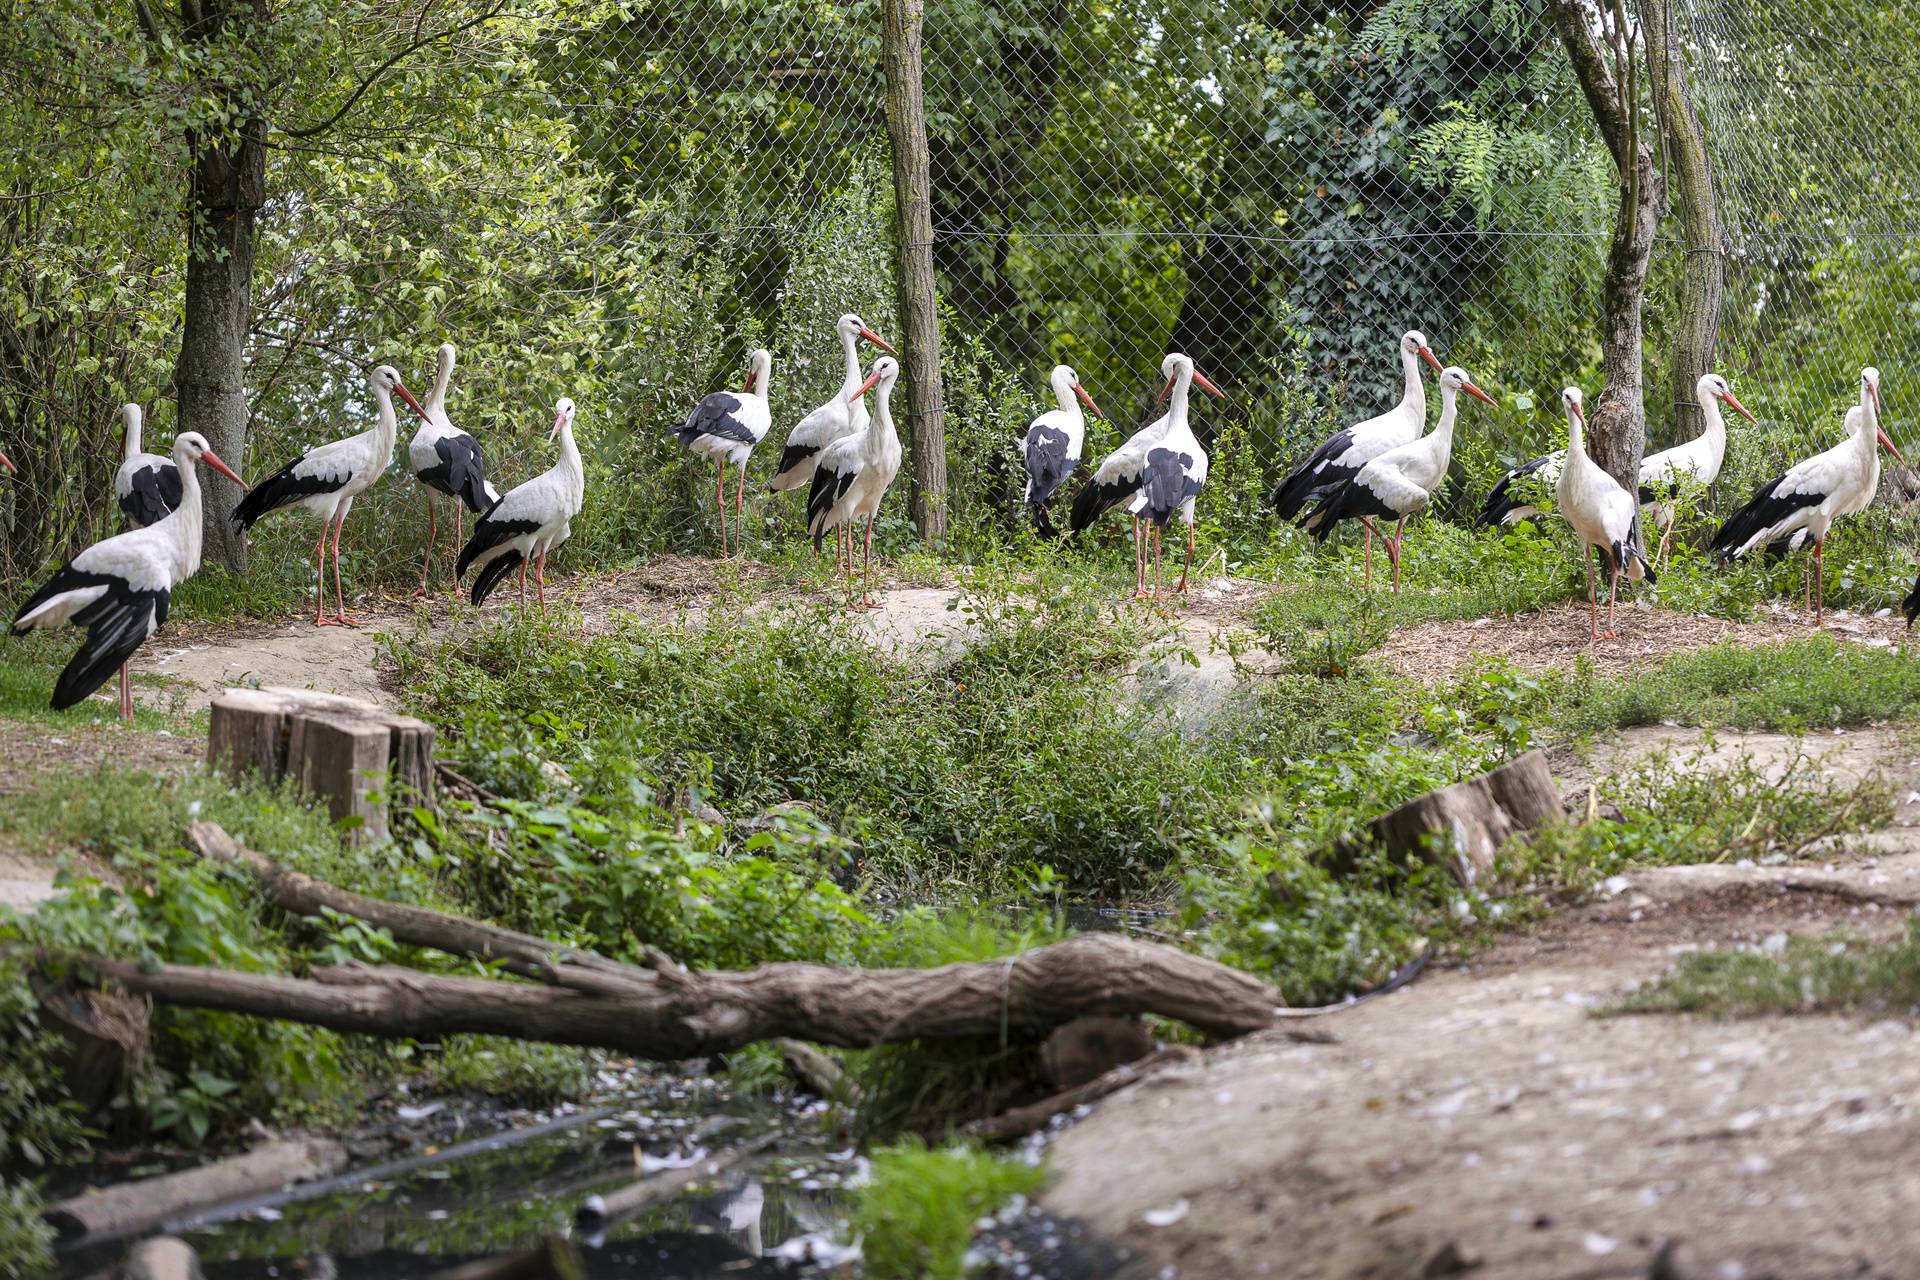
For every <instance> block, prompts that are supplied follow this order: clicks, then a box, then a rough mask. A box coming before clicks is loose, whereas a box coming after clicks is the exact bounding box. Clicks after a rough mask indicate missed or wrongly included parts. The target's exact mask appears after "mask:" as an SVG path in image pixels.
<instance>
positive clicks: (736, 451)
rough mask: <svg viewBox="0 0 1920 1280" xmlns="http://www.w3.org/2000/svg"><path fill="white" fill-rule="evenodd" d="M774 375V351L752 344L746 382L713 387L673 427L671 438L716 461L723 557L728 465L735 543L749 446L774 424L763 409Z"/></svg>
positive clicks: (766, 409)
mask: <svg viewBox="0 0 1920 1280" xmlns="http://www.w3.org/2000/svg"><path fill="white" fill-rule="evenodd" d="M772 373H773V353H772V352H771V351H768V350H767V349H766V348H765V347H756V348H755V349H754V350H753V352H752V353H751V354H750V355H748V357H747V381H746V384H745V385H744V386H742V387H741V388H740V390H738V391H715V392H714V393H712V394H711V395H708V396H704V397H702V398H701V400H700V403H698V404H696V405H694V406H693V412H692V413H690V414H688V415H687V420H686V421H685V422H683V423H681V424H680V425H679V426H678V427H676V428H674V432H673V434H674V438H675V439H677V440H679V441H680V443H681V444H683V445H685V446H687V448H689V449H691V450H693V451H694V452H695V453H697V454H699V455H700V456H701V457H703V458H712V459H714V460H715V461H717V462H718V463H719V464H720V491H719V496H718V497H716V498H715V499H714V504H715V505H716V506H718V507H719V508H720V555H721V557H722V558H723V559H724V558H725V557H726V555H727V466H728V464H732V465H733V466H735V467H737V468H738V469H739V471H740V479H739V481H738V482H737V483H736V484H735V485H734V489H733V522H734V534H735V542H736V544H737V543H738V542H739V540H740V535H741V533H742V530H741V528H740V521H741V515H740V503H741V500H742V494H743V492H744V491H745V489H746V487H747V460H748V459H749V458H751V457H752V456H753V447H754V446H755V445H757V444H759V443H760V442H761V441H762V440H764V439H765V438H766V435H767V428H768V427H770V426H772V425H773V413H772V411H771V410H770V409H769V408H768V407H767V383H768V380H769V379H770V377H771V375H772Z"/></svg>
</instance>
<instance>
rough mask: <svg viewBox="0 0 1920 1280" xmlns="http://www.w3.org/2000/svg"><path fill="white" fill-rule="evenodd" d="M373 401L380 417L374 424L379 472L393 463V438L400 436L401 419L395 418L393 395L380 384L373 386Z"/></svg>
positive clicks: (375, 459) (376, 463)
mask: <svg viewBox="0 0 1920 1280" xmlns="http://www.w3.org/2000/svg"><path fill="white" fill-rule="evenodd" d="M373 400H374V404H375V405H376V406H377V407H378V409H379V416H378V417H377V418H376V419H375V421H374V424H373V452H374V463H375V466H376V470H377V471H385V470H386V469H387V464H388V463H390V462H392V461H393V438H394V437H395V436H396V435H398V434H399V431H400V419H399V418H398V417H396V416H394V412H393V393H392V392H390V391H388V390H387V389H386V388H385V387H383V386H381V385H380V384H379V383H377V382H376V383H374V384H373Z"/></svg>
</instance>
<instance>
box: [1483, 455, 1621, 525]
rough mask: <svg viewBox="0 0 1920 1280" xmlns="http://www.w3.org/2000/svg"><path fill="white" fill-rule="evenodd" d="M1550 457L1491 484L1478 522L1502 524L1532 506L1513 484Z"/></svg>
mask: <svg viewBox="0 0 1920 1280" xmlns="http://www.w3.org/2000/svg"><path fill="white" fill-rule="evenodd" d="M1552 457H1553V455H1552V454H1543V455H1542V456H1540V457H1538V458H1535V459H1533V461H1531V462H1526V463H1522V464H1521V465H1520V466H1517V467H1515V468H1514V469H1513V470H1511V471H1509V472H1507V474H1505V475H1504V476H1501V477H1500V483H1499V484H1496V485H1495V486H1493V491H1492V492H1491V493H1489V494H1487V501H1486V505H1485V506H1483V507H1481V508H1480V518H1479V521H1478V523H1479V524H1481V525H1485V526H1492V525H1497V524H1502V523H1504V522H1505V521H1506V518H1507V517H1508V516H1510V515H1512V514H1513V513H1514V512H1516V511H1518V510H1520V509H1521V508H1522V507H1531V506H1533V504H1532V503H1531V502H1528V501H1527V500H1526V499H1524V498H1522V497H1521V496H1520V495H1518V494H1517V493H1515V492H1514V486H1515V485H1516V484H1518V483H1519V482H1520V481H1522V480H1525V479H1526V478H1527V477H1529V476H1534V475H1538V474H1539V473H1540V468H1542V467H1544V466H1546V465H1547V463H1548V462H1549V461H1551V460H1552ZM1643 501H1644V499H1643Z"/></svg>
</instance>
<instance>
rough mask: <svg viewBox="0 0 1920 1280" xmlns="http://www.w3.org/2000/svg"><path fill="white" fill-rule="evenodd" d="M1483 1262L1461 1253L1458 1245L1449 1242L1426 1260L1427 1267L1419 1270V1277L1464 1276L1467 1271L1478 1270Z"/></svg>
mask: <svg viewBox="0 0 1920 1280" xmlns="http://www.w3.org/2000/svg"><path fill="white" fill-rule="evenodd" d="M1484 1261H1485V1260H1484V1259H1482V1258H1476V1257H1473V1256H1472V1255H1471V1254H1468V1253H1464V1252H1462V1251H1461V1249H1460V1246H1459V1245H1457V1244H1455V1243H1454V1242H1453V1241H1451V1240H1449V1241H1447V1242H1446V1243H1445V1244H1443V1245H1441V1246H1440V1247H1439V1248H1438V1249H1435V1250H1434V1251H1433V1256H1432V1257H1430V1258H1428V1259H1427V1265H1426V1266H1424V1267H1422V1268H1420V1275H1421V1277H1422V1280H1434V1278H1435V1277H1439V1276H1460V1275H1465V1274H1466V1273H1467V1272H1469V1271H1477V1270H1479V1269H1480V1267H1481V1265H1482V1263H1483V1262H1484Z"/></svg>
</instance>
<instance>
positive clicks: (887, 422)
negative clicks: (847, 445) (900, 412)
mask: <svg viewBox="0 0 1920 1280" xmlns="http://www.w3.org/2000/svg"><path fill="white" fill-rule="evenodd" d="M892 401H893V379H892V378H882V379H881V380H880V381H879V383H878V384H877V385H876V386H875V387H874V388H873V420H872V421H871V422H869V423H868V424H867V444H868V446H869V448H870V449H878V448H880V447H882V446H884V445H885V443H886V442H887V441H888V440H893V441H895V442H898V440H899V439H900V435H899V433H898V432H896V431H895V430H894V429H893V404H892Z"/></svg>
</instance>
